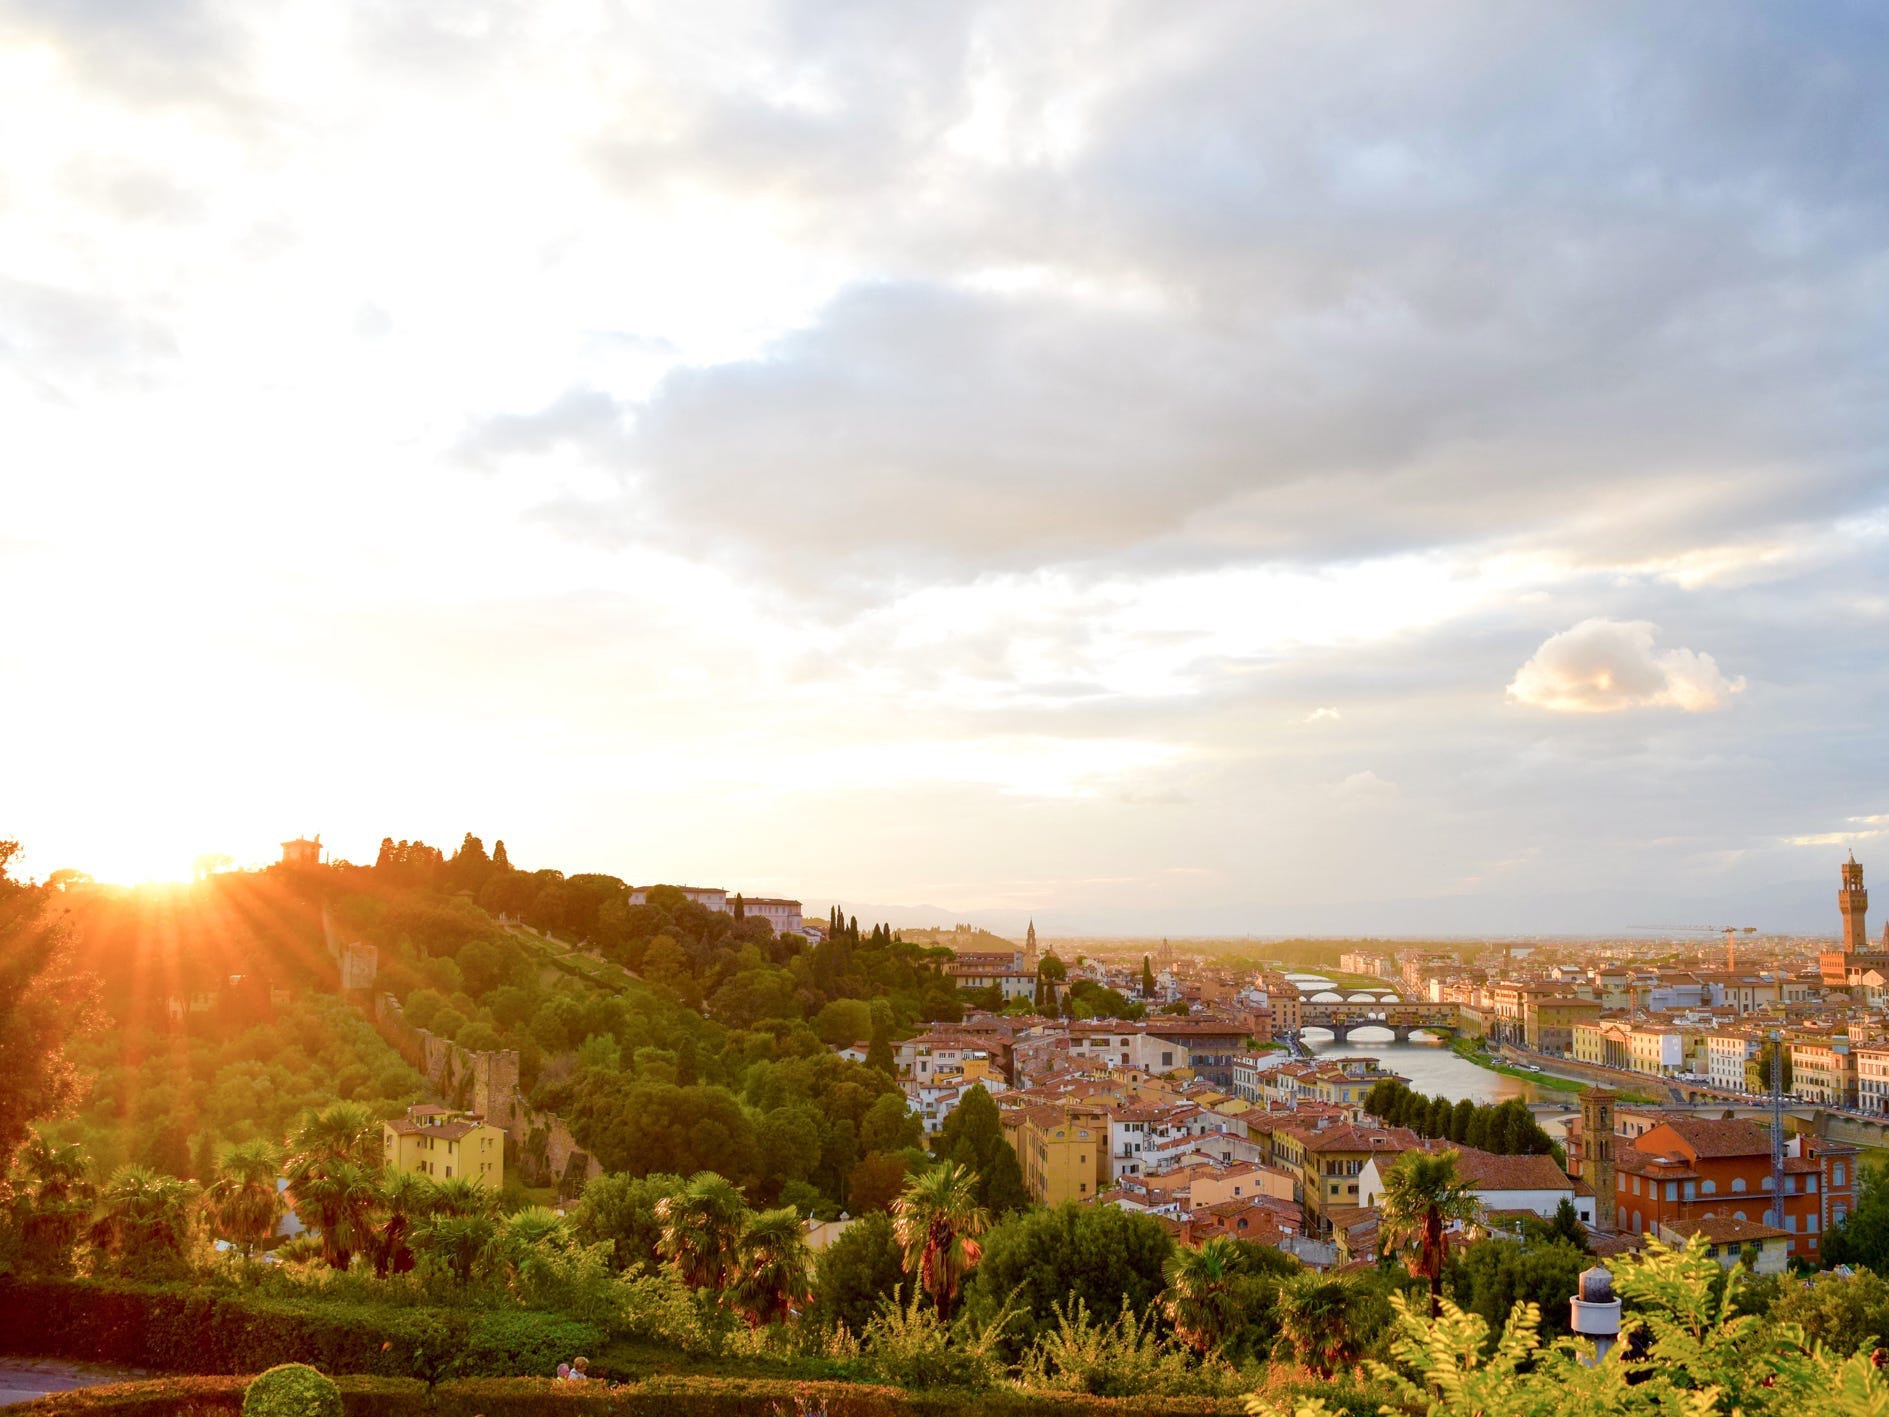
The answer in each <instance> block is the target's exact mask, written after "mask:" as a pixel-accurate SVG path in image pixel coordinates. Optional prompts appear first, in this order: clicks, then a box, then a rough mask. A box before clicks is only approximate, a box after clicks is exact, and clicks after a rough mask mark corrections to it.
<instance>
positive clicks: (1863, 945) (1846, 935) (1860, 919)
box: [1837, 851, 1869, 955]
mask: <svg viewBox="0 0 1889 1417" xmlns="http://www.w3.org/2000/svg"><path fill="white" fill-rule="evenodd" d="M1837 909H1838V910H1840V911H1841V912H1843V953H1844V954H1850V955H1854V954H1864V953H1867V952H1868V950H1869V892H1868V891H1866V890H1864V889H1863V868H1862V867H1861V866H1859V865H1857V864H1856V853H1855V852H1854V851H1852V852H1851V853H1850V859H1849V860H1848V861H1846V862H1844V863H1843V884H1842V885H1841V886H1839V887H1838V888H1837Z"/></svg>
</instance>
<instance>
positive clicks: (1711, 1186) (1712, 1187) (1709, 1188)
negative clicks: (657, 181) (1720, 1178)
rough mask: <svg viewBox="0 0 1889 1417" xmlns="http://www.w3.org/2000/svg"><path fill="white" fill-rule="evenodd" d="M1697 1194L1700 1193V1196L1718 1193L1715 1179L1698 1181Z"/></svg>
mask: <svg viewBox="0 0 1889 1417" xmlns="http://www.w3.org/2000/svg"><path fill="white" fill-rule="evenodd" d="M1699 1194H1700V1195H1702V1196H1714V1195H1717V1194H1718V1182H1717V1181H1701V1182H1700V1183H1699Z"/></svg>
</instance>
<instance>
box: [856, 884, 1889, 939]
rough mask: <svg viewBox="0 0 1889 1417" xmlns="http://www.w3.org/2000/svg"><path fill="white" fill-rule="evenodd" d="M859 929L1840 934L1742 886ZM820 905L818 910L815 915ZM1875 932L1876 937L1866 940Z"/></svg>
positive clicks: (1819, 891)
mask: <svg viewBox="0 0 1889 1417" xmlns="http://www.w3.org/2000/svg"><path fill="white" fill-rule="evenodd" d="M841 904H842V905H843V906H844V907H845V909H846V911H847V913H848V914H849V915H857V916H858V917H859V919H860V923H861V924H862V925H864V924H865V923H866V922H867V921H873V920H884V921H887V922H889V923H890V924H892V925H893V926H894V927H895V928H926V927H939V928H942V929H946V930H949V929H950V928H951V926H952V925H954V924H957V923H959V922H964V923H967V924H973V925H977V926H980V927H982V928H983V929H986V930H989V931H991V932H993V933H994V934H998V935H1002V936H1004V937H1005V938H1011V937H1015V938H1017V939H1021V938H1022V937H1023V931H1024V929H1025V928H1026V926H1027V925H1028V924H1029V922H1030V920H1031V919H1032V918H1034V919H1035V921H1036V928H1037V933H1038V934H1039V935H1044V936H1055V935H1090V936H1098V937H1107V936H1133V937H1150V936H1163V935H1165V936H1169V937H1173V938H1177V939H1178V938H1187V937H1201V936H1212V937H1222V938H1225V937H1232V938H1239V937H1247V936H1253V937H1261V938H1265V937H1275V938H1276V937H1281V936H1293V935H1310V936H1323V935H1328V936H1334V937H1342V938H1364V937H1379V938H1396V937H1406V938H1418V937H1431V938H1434V937H1437V936H1446V935H1450V936H1463V935H1467V936H1475V935H1505V936H1512V935H1583V936H1622V935H1630V934H1636V933H1639V932H1637V931H1634V930H1633V929H1632V928H1631V927H1633V926H1636V925H1645V926H1655V927H1659V928H1671V927H1676V926H1688V925H1713V926H1715V925H1737V926H1745V925H1753V926H1756V927H1757V929H1758V930H1759V932H1760V933H1762V934H1767V935H1772V934H1777V935H1829V936H1834V935H1835V934H1836V933H1837V932H1838V929H1839V924H1838V919H1837V907H1836V887H1835V885H1834V883H1833V882H1831V881H1827V880H1821V879H1820V880H1815V881H1779V882H1773V883H1770V884H1764V885H1747V886H1742V887H1740V888H1738V889H1735V890H1727V891H1724V892H1722V893H1718V894H1713V895H1695V894H1684V893H1668V892H1663V891H1648V890H1617V889H1604V888H1603V889H1595V890H1592V891H1563V892H1557V893H1556V894H1553V895H1538V894H1507V895H1463V896H1429V897H1409V898H1405V899H1398V900H1377V901H1361V900H1345V901H1331V902H1326V903H1321V904H1293V905H1282V904H1269V903H1262V902H1252V903H1249V904H1220V905H1200V906H1196V907H1189V908H1184V909H1180V910H1155V909H1148V910H1084V909H1081V908H1077V909H1073V910H1065V909H1049V910H1038V911H1034V912H1032V911H1028V910H963V909H954V908H952V907H948V906H936V905H886V904H861V903H855V902H851V901H845V902H841ZM824 908H825V907H824V905H822V906H821V910H822V912H823V911H824ZM1872 933H1875V932H1872Z"/></svg>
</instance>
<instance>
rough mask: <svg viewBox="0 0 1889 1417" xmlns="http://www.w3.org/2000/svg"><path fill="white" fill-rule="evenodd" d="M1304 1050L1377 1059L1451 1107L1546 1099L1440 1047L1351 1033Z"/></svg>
mask: <svg viewBox="0 0 1889 1417" xmlns="http://www.w3.org/2000/svg"><path fill="white" fill-rule="evenodd" d="M1305 1046H1306V1047H1307V1048H1309V1049H1310V1050H1311V1051H1312V1052H1313V1053H1315V1054H1317V1055H1318V1056H1319V1057H1321V1058H1347V1057H1356V1056H1358V1055H1360V1054H1363V1055H1366V1056H1368V1057H1372V1058H1377V1059H1379V1060H1381V1061H1382V1062H1383V1064H1384V1066H1385V1067H1386V1068H1387V1069H1389V1070H1390V1071H1391V1072H1394V1073H1399V1074H1401V1075H1403V1076H1404V1077H1407V1078H1409V1079H1410V1086H1411V1087H1412V1088H1413V1089H1415V1090H1416V1091H1418V1092H1421V1093H1424V1094H1426V1095H1427V1096H1430V1097H1435V1096H1437V1095H1438V1094H1439V1093H1440V1094H1441V1095H1443V1096H1444V1097H1447V1098H1449V1100H1450V1101H1452V1102H1461V1101H1462V1100H1463V1099H1464V1098H1465V1097H1467V1098H1468V1099H1469V1100H1470V1101H1471V1102H1507V1101H1508V1100H1509V1099H1510V1098H1511V1097H1519V1098H1521V1099H1522V1101H1524V1102H1538V1101H1540V1100H1541V1099H1542V1097H1543V1096H1544V1092H1543V1089H1541V1088H1538V1087H1536V1086H1535V1084H1534V1083H1532V1082H1523V1081H1522V1080H1521V1079H1520V1078H1512V1077H1510V1076H1509V1075H1508V1074H1507V1073H1492V1072H1490V1071H1489V1070H1488V1069H1487V1068H1479V1067H1477V1066H1476V1065H1475V1064H1474V1063H1472V1062H1469V1061H1468V1060H1466V1059H1464V1058H1459V1057H1457V1055H1456V1054H1454V1053H1452V1052H1451V1051H1450V1050H1449V1048H1448V1046H1447V1045H1445V1044H1442V1043H1421V1042H1419V1043H1397V1042H1393V1041H1392V1040H1391V1039H1390V1038H1389V1037H1385V1038H1384V1039H1383V1040H1382V1041H1378V1040H1376V1039H1373V1038H1371V1037H1370V1035H1369V1034H1366V1035H1365V1036H1364V1037H1362V1038H1360V1037H1359V1036H1358V1035H1357V1034H1355V1033H1354V1034H1352V1036H1351V1038H1350V1039H1349V1040H1348V1041H1346V1042H1344V1043H1338V1042H1335V1041H1333V1040H1332V1039H1329V1038H1324V1037H1321V1036H1320V1035H1318V1034H1314V1035H1312V1036H1311V1037H1310V1038H1307V1039H1306V1040H1305ZM1556 1100H1559V1099H1558V1098H1557V1099H1556Z"/></svg>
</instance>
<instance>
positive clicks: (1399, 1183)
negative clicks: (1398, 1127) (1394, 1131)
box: [1378, 1151, 1477, 1317]
mask: <svg viewBox="0 0 1889 1417" xmlns="http://www.w3.org/2000/svg"><path fill="white" fill-rule="evenodd" d="M1456 1160H1457V1154H1456V1153H1455V1152H1453V1151H1444V1152H1427V1151H1407V1152H1405V1153H1404V1154H1403V1155H1402V1156H1400V1157H1398V1158H1397V1160H1396V1162H1395V1163H1394V1164H1393V1165H1392V1166H1391V1168H1390V1170H1389V1171H1387V1172H1386V1173H1385V1175H1384V1193H1383V1195H1382V1197H1381V1198H1380V1199H1379V1201H1378V1210H1379V1213H1380V1215H1381V1217H1382V1218H1381V1220H1380V1222H1379V1225H1378V1236H1379V1242H1380V1243H1381V1244H1382V1245H1383V1247H1384V1249H1385V1251H1386V1252H1387V1253H1401V1254H1402V1255H1403V1256H1404V1262H1405V1264H1406V1265H1407V1266H1408V1267H1409V1269H1410V1272H1411V1273H1412V1274H1413V1275H1417V1276H1419V1277H1421V1278H1423V1279H1425V1280H1427V1281H1428V1282H1429V1285H1430V1313H1431V1316H1432V1317H1434V1316H1435V1315H1436V1314H1438V1313H1439V1312H1440V1308H1439V1305H1440V1302H1441V1299H1442V1294H1443V1267H1444V1265H1445V1264H1447V1263H1448V1262H1449V1245H1450V1242H1449V1228H1450V1225H1451V1224H1452V1222H1458V1221H1465V1220H1473V1219H1475V1218H1476V1213H1477V1204H1476V1197H1475V1192H1474V1191H1473V1190H1472V1189H1471V1187H1470V1185H1469V1183H1468V1182H1467V1181H1465V1180H1464V1179H1463V1178H1462V1176H1461V1175H1460V1174H1458V1172H1457V1170H1456Z"/></svg>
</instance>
